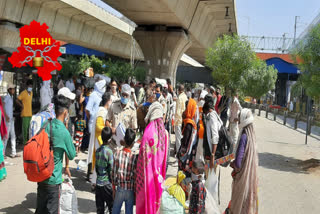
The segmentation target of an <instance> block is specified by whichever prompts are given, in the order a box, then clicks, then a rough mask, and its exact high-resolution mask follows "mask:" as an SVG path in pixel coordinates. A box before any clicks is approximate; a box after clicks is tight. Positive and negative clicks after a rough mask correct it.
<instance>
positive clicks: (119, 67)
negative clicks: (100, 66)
mask: <svg viewBox="0 0 320 214" xmlns="http://www.w3.org/2000/svg"><path fill="white" fill-rule="evenodd" d="M106 67H107V74H108V75H109V76H110V77H112V78H115V79H116V80H118V81H123V82H124V81H127V80H128V79H129V77H131V76H132V75H133V72H132V68H131V65H130V63H127V62H123V61H116V62H113V61H111V59H109V60H108V61H107V62H106Z"/></svg>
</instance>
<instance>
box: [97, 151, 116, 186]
mask: <svg viewBox="0 0 320 214" xmlns="http://www.w3.org/2000/svg"><path fill="white" fill-rule="evenodd" d="M95 167H96V172H97V186H105V185H107V184H110V183H111V173H112V167H113V153H112V150H111V149H110V147H109V146H107V145H102V146H100V147H99V148H98V149H97V151H96V164H95Z"/></svg>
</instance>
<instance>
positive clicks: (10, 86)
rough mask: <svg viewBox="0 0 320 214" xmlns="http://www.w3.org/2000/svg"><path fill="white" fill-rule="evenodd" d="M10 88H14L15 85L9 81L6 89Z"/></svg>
mask: <svg viewBox="0 0 320 214" xmlns="http://www.w3.org/2000/svg"><path fill="white" fill-rule="evenodd" d="M10 88H16V86H15V85H14V84H11V83H10V84H9V85H8V89H10Z"/></svg>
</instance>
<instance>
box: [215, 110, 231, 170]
mask: <svg viewBox="0 0 320 214" xmlns="http://www.w3.org/2000/svg"><path fill="white" fill-rule="evenodd" d="M215 115H216V117H218V120H219V122H220V123H221V128H220V130H219V142H218V146H217V150H216V153H215V159H219V158H222V157H225V156H227V155H230V154H232V152H233V148H234V145H233V144H234V143H233V142H232V140H231V138H230V136H229V134H228V131H227V128H226V127H225V126H224V125H223V123H222V121H221V119H220V117H219V116H218V114H215ZM228 165H229V162H227V163H225V164H222V165H221V166H223V167H227V166H228Z"/></svg>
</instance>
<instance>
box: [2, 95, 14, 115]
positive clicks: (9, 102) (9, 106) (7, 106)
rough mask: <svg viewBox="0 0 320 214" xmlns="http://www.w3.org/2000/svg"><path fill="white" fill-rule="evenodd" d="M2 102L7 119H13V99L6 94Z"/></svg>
mask: <svg viewBox="0 0 320 214" xmlns="http://www.w3.org/2000/svg"><path fill="white" fill-rule="evenodd" d="M3 102H4V110H5V111H6V114H7V115H8V117H9V119H10V120H11V119H12V118H13V98H12V96H10V95H9V94H7V95H6V96H5V97H4V98H3Z"/></svg>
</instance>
